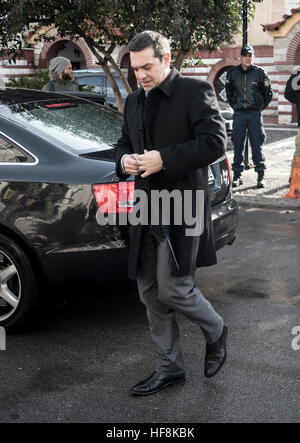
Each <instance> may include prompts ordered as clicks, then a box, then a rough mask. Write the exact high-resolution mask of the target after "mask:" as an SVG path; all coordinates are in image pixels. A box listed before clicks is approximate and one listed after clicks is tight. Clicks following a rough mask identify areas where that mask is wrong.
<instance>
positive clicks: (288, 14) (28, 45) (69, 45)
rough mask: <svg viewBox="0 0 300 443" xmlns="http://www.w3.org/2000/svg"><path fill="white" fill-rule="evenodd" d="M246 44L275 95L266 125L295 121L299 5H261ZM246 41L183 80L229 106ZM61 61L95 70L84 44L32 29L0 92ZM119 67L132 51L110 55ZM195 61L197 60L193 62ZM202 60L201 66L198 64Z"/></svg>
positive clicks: (2, 66)
mask: <svg viewBox="0 0 300 443" xmlns="http://www.w3.org/2000/svg"><path fill="white" fill-rule="evenodd" d="M45 34H47V35H51V36H54V37H55V40H54V41H51V42H39V43H36V40H35V38H36V37H37V36H38V35H45ZM248 42H249V43H250V44H252V46H254V49H255V64H257V65H258V66H260V67H262V68H263V69H265V70H266V72H267V73H268V74H269V76H270V79H271V82H272V87H273V91H274V98H273V101H272V102H271V103H270V105H269V107H268V109H267V110H265V111H264V118H265V122H267V123H279V124H290V123H293V121H296V114H295V112H294V113H293V107H292V105H291V104H290V103H289V102H287V101H286V100H285V98H284V95H283V93H284V89H285V84H286V81H287V79H288V77H289V75H290V73H291V71H292V69H293V68H294V67H295V65H300V0H264V1H263V2H262V3H257V7H256V13H255V19H254V20H253V21H252V22H250V24H249V30H248ZM241 45H242V35H241V34H240V35H238V36H237V37H236V39H235V43H234V45H233V46H231V47H223V48H222V49H221V50H220V51H215V52H213V53H209V52H200V53H198V54H196V55H195V56H194V59H193V60H190V61H189V62H187V63H186V64H185V65H184V67H183V69H182V72H183V74H184V75H188V76H194V77H196V78H200V79H205V80H208V81H210V82H211V83H212V84H213V85H214V87H215V89H216V92H217V94H218V96H219V98H220V99H222V100H226V95H225V78H226V72H227V71H228V69H230V68H231V67H232V66H236V65H238V64H239V63H240V48H241ZM57 55H60V56H65V57H67V58H69V59H70V60H71V62H72V64H73V68H74V69H86V68H97V67H99V65H97V64H96V59H95V57H94V55H93V54H92V53H91V51H90V50H89V48H88V46H87V45H86V43H85V41H84V40H83V39H82V38H79V39H75V40H72V41H71V40H70V38H67V37H64V38H60V37H59V36H57V35H56V30H55V28H54V27H51V26H50V27H44V26H38V24H37V25H36V26H35V27H33V29H32V30H31V31H29V32H28V34H27V35H25V36H24V57H23V59H21V60H18V61H17V62H16V63H15V64H9V62H8V60H5V59H2V60H0V86H1V84H5V83H6V82H7V80H8V79H9V78H11V77H19V76H20V75H29V76H32V75H34V74H35V73H36V70H37V69H38V68H46V67H47V66H48V63H49V61H50V59H51V58H53V57H55V56H57ZM112 55H113V57H114V59H115V60H116V62H117V63H118V65H119V66H120V67H127V66H128V56H129V54H128V50H127V48H126V47H125V48H124V47H117V48H116V49H115V51H114V53H113V54H112ZM195 59H196V60H195ZM199 59H201V61H202V62H201V64H200V65H199V66H193V64H194V62H195V61H197V60H199Z"/></svg>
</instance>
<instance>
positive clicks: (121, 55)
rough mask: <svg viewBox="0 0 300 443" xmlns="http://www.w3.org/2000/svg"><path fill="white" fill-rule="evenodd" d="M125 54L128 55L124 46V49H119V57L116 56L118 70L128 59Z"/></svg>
mask: <svg viewBox="0 0 300 443" xmlns="http://www.w3.org/2000/svg"><path fill="white" fill-rule="evenodd" d="M127 54H129V51H128V48H127V46H125V47H124V48H122V49H121V51H120V52H119V55H118V59H117V65H118V66H119V68H122V67H124V66H122V64H124V61H126V59H128V55H127ZM126 64H127V63H126ZM125 67H126V68H128V66H125Z"/></svg>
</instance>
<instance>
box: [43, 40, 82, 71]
mask: <svg viewBox="0 0 300 443" xmlns="http://www.w3.org/2000/svg"><path fill="white" fill-rule="evenodd" d="M58 56H59V57H66V58H68V59H69V60H70V61H71V63H72V67H73V69H84V68H86V61H85V57H84V55H83V52H82V51H81V49H80V47H79V46H78V45H76V43H74V42H72V41H70V40H59V41H57V42H56V43H54V44H53V45H52V46H51V48H50V49H49V51H48V53H47V57H46V62H47V65H48V64H49V61H50V60H51V59H52V58H53V57H58Z"/></svg>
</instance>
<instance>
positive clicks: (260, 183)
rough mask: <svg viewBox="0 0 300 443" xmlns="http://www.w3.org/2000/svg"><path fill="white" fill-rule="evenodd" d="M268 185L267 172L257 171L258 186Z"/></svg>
mask: <svg viewBox="0 0 300 443" xmlns="http://www.w3.org/2000/svg"><path fill="white" fill-rule="evenodd" d="M265 186H266V184H265V172H264V171H259V172H258V173H257V188H258V189H259V188H264V187H265Z"/></svg>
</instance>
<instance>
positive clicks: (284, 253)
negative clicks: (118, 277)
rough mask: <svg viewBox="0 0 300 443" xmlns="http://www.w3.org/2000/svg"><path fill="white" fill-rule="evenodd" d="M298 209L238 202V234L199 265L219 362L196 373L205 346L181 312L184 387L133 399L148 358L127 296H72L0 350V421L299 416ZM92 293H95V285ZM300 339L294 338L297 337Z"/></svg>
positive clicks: (139, 316)
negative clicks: (215, 257) (223, 330)
mask: <svg viewBox="0 0 300 443" xmlns="http://www.w3.org/2000/svg"><path fill="white" fill-rule="evenodd" d="M299 264H300V212H299V211H298V212H285V211H282V212H280V211H271V210H263V209H255V208H250V209H246V208H244V209H241V216H240V226H239V231H238V237H237V240H236V242H235V244H234V245H233V246H232V247H227V248H225V249H223V250H222V251H220V252H219V264H218V265H217V266H214V267H211V268H208V269H203V270H199V271H197V281H198V284H199V286H200V287H201V288H202V290H203V292H204V293H205V294H206V296H207V297H208V298H209V299H210V300H211V301H212V302H213V304H214V305H215V307H216V309H217V310H218V311H219V312H220V313H221V314H222V315H223V316H224V317H225V319H226V321H227V322H228V324H229V328H230V329H229V330H230V335H229V345H228V347H229V358H228V362H227V364H226V366H225V367H224V369H223V371H222V372H221V373H220V374H219V375H218V376H217V377H215V378H214V379H212V380H207V379H205V378H204V376H203V359H204V351H205V349H204V348H205V347H204V342H203V339H202V337H201V334H200V333H199V331H198V329H197V328H196V326H194V325H193V324H190V323H189V322H187V321H186V320H185V319H184V318H182V317H180V318H179V321H180V325H181V331H182V347H183V350H184V357H185V363H186V372H187V384H186V385H185V386H174V387H172V388H167V389H165V390H163V391H161V392H160V393H158V394H156V395H153V396H150V397H141V398H133V397H131V395H130V392H129V388H130V386H131V385H133V384H134V383H135V382H137V381H139V380H140V379H141V378H142V377H144V376H145V375H148V374H150V372H151V371H152V369H153V367H154V363H155V359H154V356H153V352H152V351H153V349H152V344H151V340H150V338H149V334H148V328H147V324H146V317H145V312H144V308H143V306H142V305H141V304H140V303H139V302H138V299H137V295H136V292H135V291H134V290H133V289H132V290H131V291H128V290H127V291H125V290H122V289H120V290H115V291H112V292H107V291H106V292H105V293H102V294H99V296H100V297H102V298H103V299H104V301H101V299H100V297H98V296H97V294H92V295H89V294H81V295H80V296H77V297H73V299H70V298H69V299H68V300H67V301H66V302H65V303H62V304H60V305H59V306H56V308H53V309H52V310H51V311H49V312H48V314H47V316H46V317H45V319H44V321H43V322H42V323H41V324H40V325H37V326H35V328H34V329H32V330H31V331H30V332H27V333H26V334H24V335H13V336H9V337H8V340H7V350H6V351H1V352H0V380H1V390H0V423H5V422H17V423H18V422H102V423H116V422H125V423H134V422H139V423H149V422H152V423H157V422H163V423H172V422H173V423H174V422H175V423H180V422H182V423H195V422H196V423H203V422H299V421H300V387H299V364H300V350H299V351H295V350H293V349H292V346H291V343H292V339H293V338H296V337H295V336H293V335H292V334H291V331H292V329H293V328H294V327H295V326H300V284H299ZM100 292H101V290H100V289H99V293H100ZM299 343H300V340H299Z"/></svg>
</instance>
